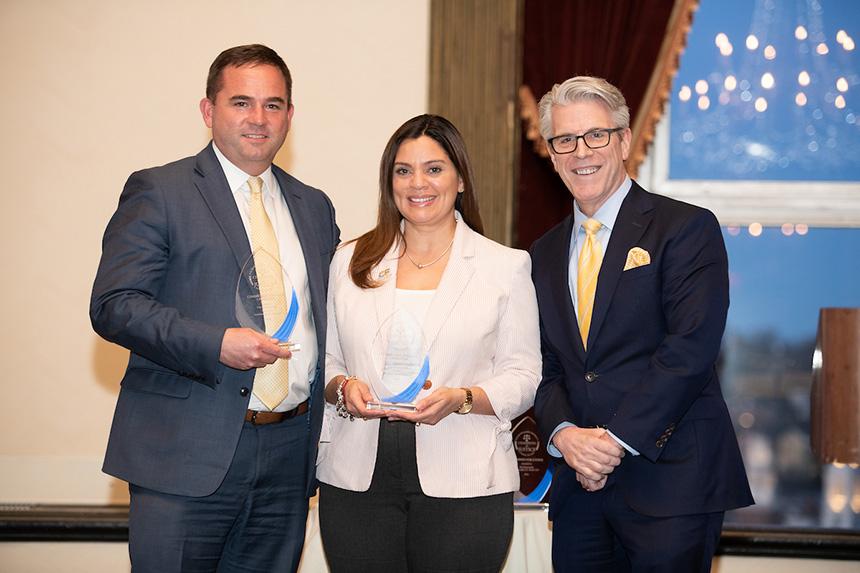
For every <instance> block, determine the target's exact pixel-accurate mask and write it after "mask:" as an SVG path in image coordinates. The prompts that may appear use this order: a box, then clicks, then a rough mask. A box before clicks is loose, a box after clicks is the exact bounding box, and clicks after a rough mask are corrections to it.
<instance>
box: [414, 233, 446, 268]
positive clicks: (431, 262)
mask: <svg viewBox="0 0 860 573" xmlns="http://www.w3.org/2000/svg"><path fill="white" fill-rule="evenodd" d="M452 246H454V239H453V237H452V238H451V242H450V243H448V246H447V247H445V250H444V251H442V254H441V255H439V256H438V257H436V258H435V259H433V260H432V261H430V262H429V263H416V262H415V259H413V258H412V257H410V256H409V251H405V250H404V251H403V254H405V255H406V258H407V259H409V262H411V263H412V264H413V265H415V266H416V267H418V270H421V269H426V268H427V267H429V266H431V265H435V264H436V263H438V262H439V261H441V260H442V257H444V256H445V255H447V254H448V251H450V250H451V247H452Z"/></svg>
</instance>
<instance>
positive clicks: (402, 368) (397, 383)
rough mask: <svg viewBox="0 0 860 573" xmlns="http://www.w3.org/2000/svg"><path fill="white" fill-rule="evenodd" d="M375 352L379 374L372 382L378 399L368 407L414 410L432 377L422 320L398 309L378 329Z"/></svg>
mask: <svg viewBox="0 0 860 573" xmlns="http://www.w3.org/2000/svg"><path fill="white" fill-rule="evenodd" d="M371 355H372V356H373V361H374V366H375V370H376V374H378V376H376V377H375V378H374V379H373V380H371V381H370V390H371V392H373V395H374V398H375V399H374V400H373V401H371V402H368V403H367V408H368V409H369V410H406V411H414V410H415V402H416V400H417V398H418V394H419V392H421V390H422V389H423V388H424V383H425V382H426V381H427V378H428V377H429V376H430V356H429V354H428V353H427V348H426V345H425V343H424V330H423V329H422V327H421V322H419V321H418V319H417V318H415V316H414V315H413V314H412V313H410V312H409V311H406V310H402V309H398V310H396V311H394V313H392V314H391V316H389V317H388V318H387V319H385V320H384V321H383V322H382V324H381V325H380V327H379V329H378V330H377V332H376V335H375V336H374V338H373V342H372V346H371Z"/></svg>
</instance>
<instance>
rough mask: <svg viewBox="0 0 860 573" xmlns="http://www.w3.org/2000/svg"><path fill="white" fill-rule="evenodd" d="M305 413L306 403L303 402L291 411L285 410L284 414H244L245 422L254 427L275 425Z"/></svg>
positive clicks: (252, 411)
mask: <svg viewBox="0 0 860 573" xmlns="http://www.w3.org/2000/svg"><path fill="white" fill-rule="evenodd" d="M307 411H308V401H307V400H305V401H304V402H302V403H301V404H299V405H298V406H296V407H295V408H293V409H292V410H287V411H286V412H258V411H257V410H247V411H246V412H245V421H246V422H251V423H252V424H254V425H255V426H262V425H265V424H277V423H278V422H283V421H284V420H289V419H290V418H295V417H296V416H301V415H302V414H305V413H306V412H307Z"/></svg>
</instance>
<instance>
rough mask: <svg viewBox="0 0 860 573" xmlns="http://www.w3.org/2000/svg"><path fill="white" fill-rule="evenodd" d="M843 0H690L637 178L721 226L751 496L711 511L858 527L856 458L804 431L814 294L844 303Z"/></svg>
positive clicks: (850, 95) (857, 20) (723, 362)
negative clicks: (826, 460) (843, 460)
mask: <svg viewBox="0 0 860 573" xmlns="http://www.w3.org/2000/svg"><path fill="white" fill-rule="evenodd" d="M857 35H860V11H858V10H857V9H856V6H855V4H854V2H852V1H851V0H808V1H803V2H793V1H787V0H782V1H780V0H759V1H757V2H749V1H747V0H701V4H700V7H699V10H698V11H697V12H696V14H695V18H694V21H693V27H692V29H691V31H690V34H689V36H688V44H687V49H686V51H685V53H684V54H683V56H682V58H681V62H680V69H679V71H678V74H677V77H676V78H675V82H674V85H673V88H672V94H671V99H670V104H669V105H668V106H667V108H668V109H667V113H666V114H665V116H664V118H663V120H662V121H661V123H660V125H659V126H658V129H657V136H656V138H655V142H654V147H653V149H652V151H651V156H650V157H649V158H648V161H647V162H646V164H645V165H643V170H642V172H641V176H640V180H642V181H643V182H644V183H645V186H646V187H649V188H650V189H651V190H653V191H656V192H658V193H662V194H665V195H669V196H673V197H676V198H679V199H681V200H684V201H688V202H691V203H695V204H698V205H702V206H704V207H707V208H709V209H711V210H713V211H714V212H715V214H716V215H717V217H718V218H719V219H720V221H721V223H722V224H723V225H724V233H723V235H724V239H725V242H726V248H727V250H728V254H729V272H730V285H731V286H730V289H731V291H730V296H731V307H730V310H729V317H728V323H727V327H726V335H725V337H724V339H723V351H722V355H721V359H720V369H721V377H722V384H723V390H724V393H725V395H726V400H727V402H728V405H729V410H730V412H731V414H732V417H733V420H734V422H735V428H736V430H737V433H738V439H739V441H740V444H741V449H742V452H743V455H744V461H745V463H746V467H747V472H748V474H749V477H750V482H751V486H752V488H753V494H754V496H755V498H756V501H757V505H756V506H754V507H752V508H747V509H743V510H739V511H735V512H730V513H729V514H728V515H727V516H726V523H727V524H747V525H772V526H800V527H839V528H852V529H860V471H858V469H857V468H852V467H835V466H826V467H822V466H821V465H820V464H819V463H818V462H817V461H816V460H815V459H814V458H813V456H812V453H811V451H810V445H809V444H810V441H809V392H810V386H811V381H812V353H813V349H814V346H815V335H816V328H817V323H818V310H819V308H822V307H830V306H849V307H860V260H858V258H860V257H858V254H860V159H858V158H860V99H858V96H860V76H858V73H857V70H858V65H857V63H858V62H857V52H856V50H855V47H854V41H855V40H854V38H855V36H857Z"/></svg>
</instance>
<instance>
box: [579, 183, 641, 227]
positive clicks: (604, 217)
mask: <svg viewBox="0 0 860 573" xmlns="http://www.w3.org/2000/svg"><path fill="white" fill-rule="evenodd" d="M632 186H633V181H632V180H631V179H630V177H625V178H624V182H623V183H622V184H621V186H620V187H619V188H618V190H617V191H616V192H615V193H613V194H612V195H610V196H609V198H608V199H607V200H606V203H604V204H603V205H601V206H600V209H598V210H597V213H595V214H594V216H592V217H591V218H592V219H597V220H598V221H600V224H601V225H603V226H604V227H606V228H607V229H609V232H610V233H611V232H612V228H613V227H614V226H615V220H616V219H617V218H618V212H619V211H620V210H621V203H623V202H624V198H625V197H627V193H629V192H630V188H631V187H632ZM587 220H588V217H587V216H586V215H585V213H583V212H582V211H580V210H579V205H577V204H576V201H574V202H573V236H574V237H575V236H577V235H578V234H579V229H580V228H581V227H582V224H583V223H585V221H587Z"/></svg>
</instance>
